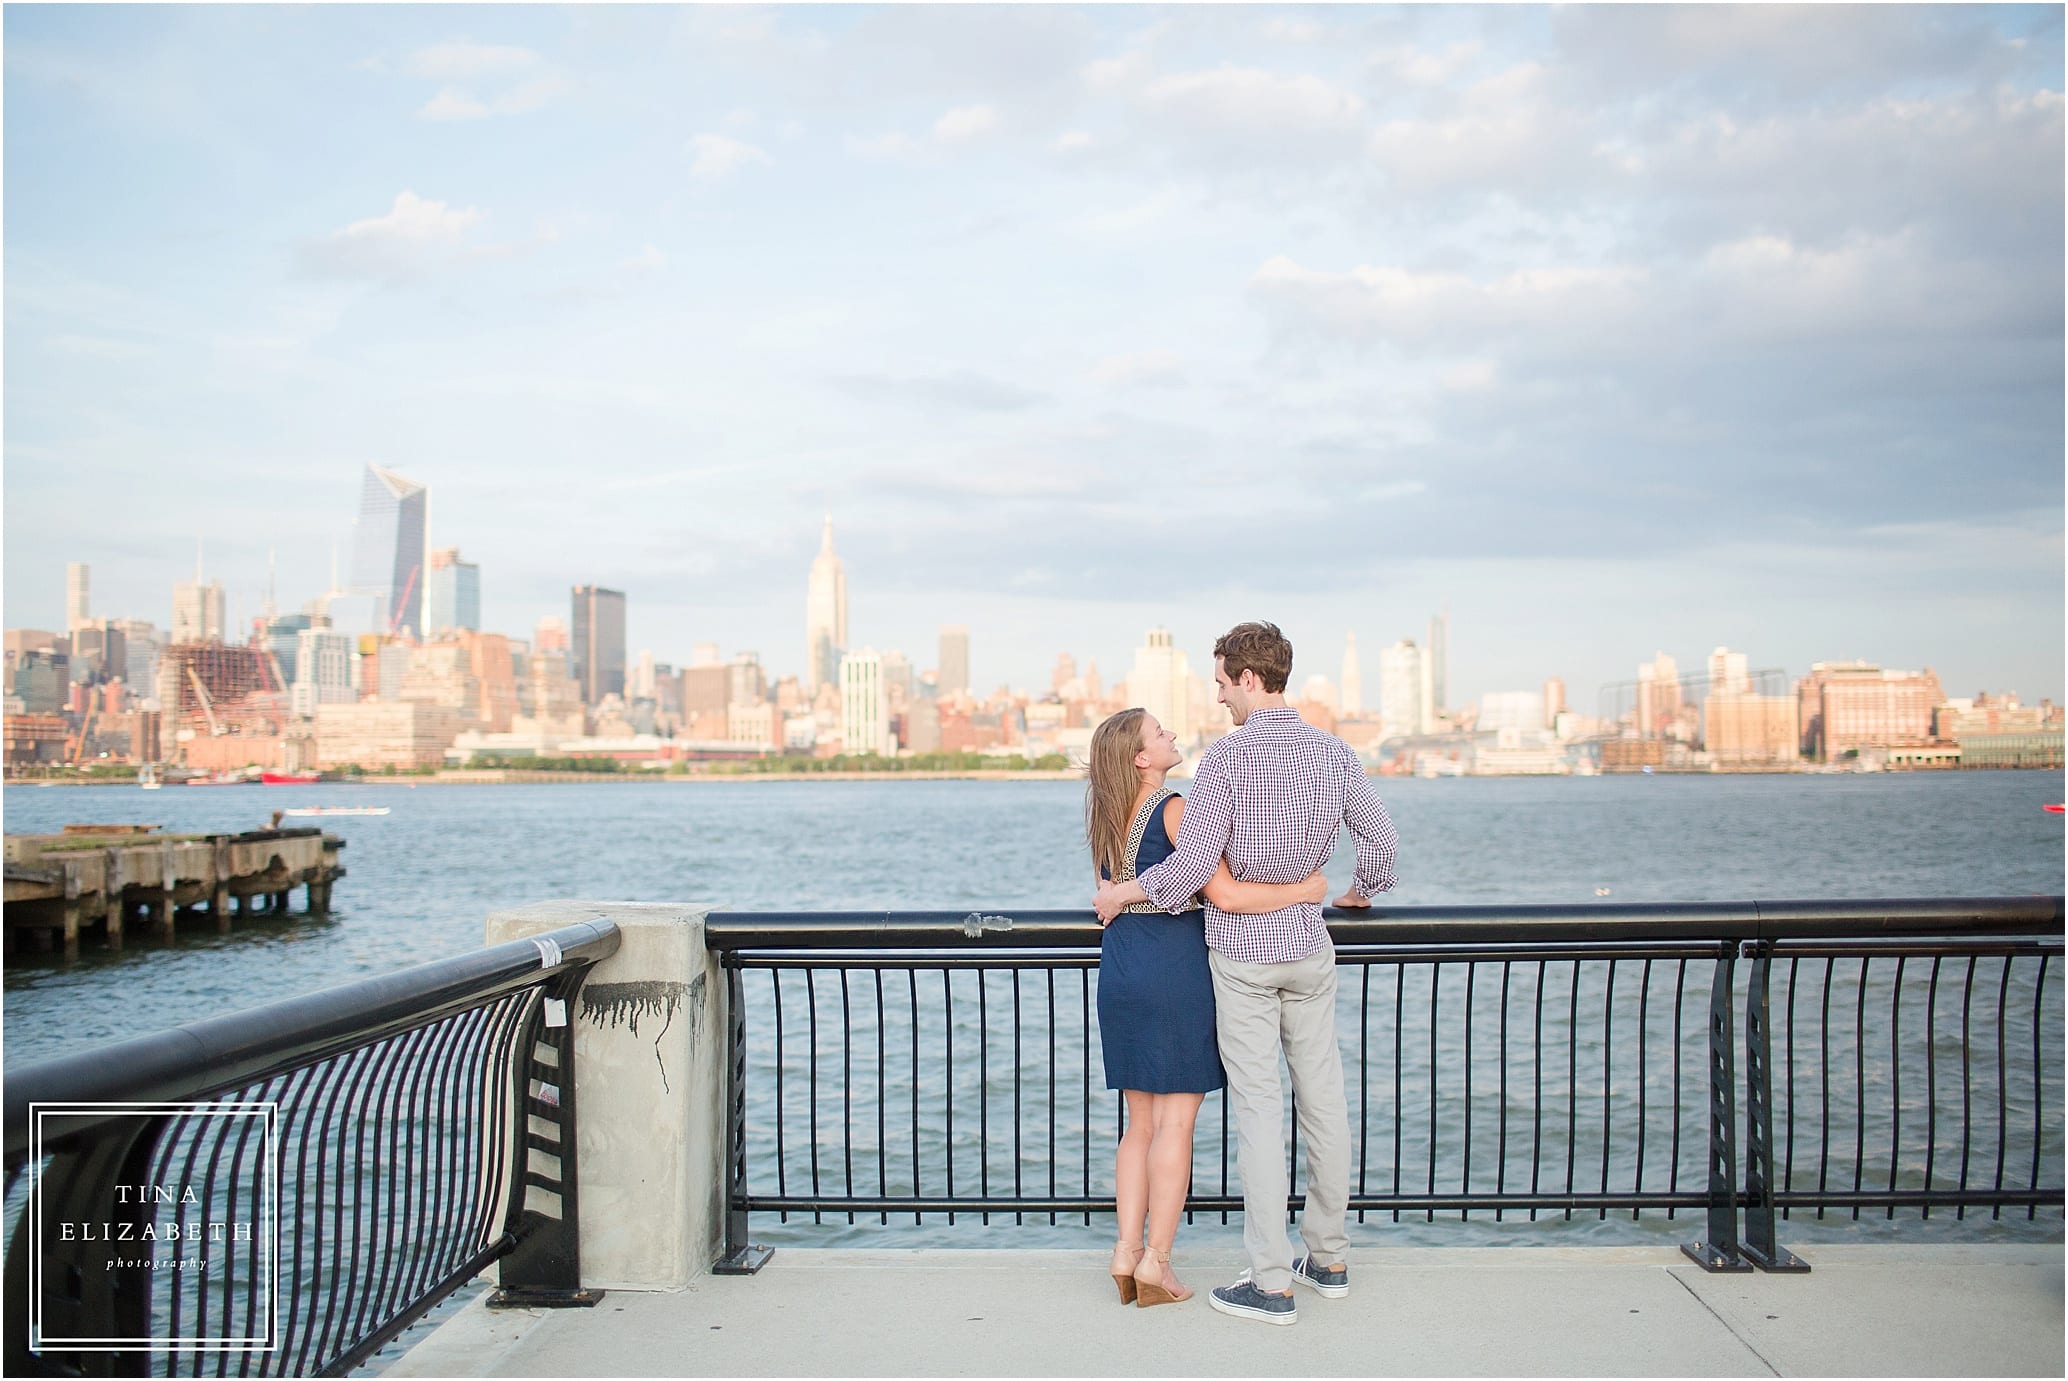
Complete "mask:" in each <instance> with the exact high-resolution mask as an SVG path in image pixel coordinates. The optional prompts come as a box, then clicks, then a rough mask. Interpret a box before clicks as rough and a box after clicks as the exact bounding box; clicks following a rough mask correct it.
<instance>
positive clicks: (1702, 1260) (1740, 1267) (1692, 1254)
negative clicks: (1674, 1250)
mask: <svg viewBox="0 0 2068 1381" xmlns="http://www.w3.org/2000/svg"><path fill="white" fill-rule="evenodd" d="M1680 1250H1681V1252H1682V1253H1683V1254H1684V1255H1685V1256H1686V1257H1687V1258H1688V1260H1690V1261H1692V1262H1694V1263H1695V1264H1696V1265H1697V1266H1700V1267H1701V1268H1702V1269H1703V1270H1705V1271H1713V1272H1716V1273H1717V1274H1720V1275H1735V1274H1737V1273H1739V1272H1741V1271H1749V1270H1751V1269H1752V1263H1751V1262H1749V1261H1747V1260H1745V1259H1744V1258H1743V1257H1741V1256H1738V1255H1735V1254H1734V1253H1730V1252H1724V1251H1719V1250H1717V1249H1716V1248H1715V1247H1712V1246H1710V1245H1709V1244H1708V1243H1707V1242H1682V1243H1681V1244H1680Z"/></svg>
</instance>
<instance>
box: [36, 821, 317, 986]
mask: <svg viewBox="0 0 2068 1381" xmlns="http://www.w3.org/2000/svg"><path fill="white" fill-rule="evenodd" d="M156 829H157V826H155V825H87V826H79V825H72V826H67V827H66V829H65V832H64V833H63V834H20V835H14V834H11V835H8V836H7V878H6V883H7V891H6V909H5V911H6V925H5V932H6V947H7V950H8V952H9V953H13V952H16V951H17V950H18V948H19V946H20V944H21V943H22V942H23V941H24V940H26V941H28V942H29V943H31V944H33V945H34V946H35V947H36V948H38V949H42V950H54V949H56V948H57V947H58V945H60V944H62V946H63V948H64V953H65V957H66V958H68V959H74V958H77V957H78V955H79V942H80V940H81V938H82V937H84V936H87V935H89V934H97V935H98V936H99V937H100V938H102V939H103V940H104V941H105V942H106V944H107V946H108V947H109V948H110V949H120V948H121V947H122V941H123V937H124V934H125V933H126V932H127V933H134V932H135V931H136V930H137V928H138V927H144V928H146V929H147V930H148V931H152V932H155V933H156V934H157V935H158V936H159V938H161V939H164V940H168V941H169V940H171V939H172V938H173V933H174V925H175V922H176V921H177V919H178V917H179V914H180V913H181V912H182V911H188V910H191V911H193V912H196V913H200V914H207V915H212V916H213V917H214V918H215V927H216V929H217V930H218V931H227V930H229V928H230V920H231V916H232V915H233V914H244V915H258V914H273V915H283V914H285V913H286V911H287V907H288V893H289V892H291V891H292V890H293V889H294V888H296V887H306V888H307V889H308V914H310V915H321V914H323V913H324V912H327V911H329V910H330V888H331V884H332V883H334V882H336V881H337V879H339V878H341V877H343V876H344V875H345V870H344V868H343V866H341V865H340V864H339V862H338V851H339V850H340V849H342V848H344V846H345V841H344V840H342V839H340V838H338V837H337V836H336V835H333V834H325V833H324V832H323V831H322V830H320V829H315V828H309V829H285V830H282V829H268V830H249V831H246V832H245V833H242V834H198V835H197V834H174V835H161V834H157V833H154V831H155V830H156Z"/></svg>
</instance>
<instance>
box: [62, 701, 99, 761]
mask: <svg viewBox="0 0 2068 1381" xmlns="http://www.w3.org/2000/svg"><path fill="white" fill-rule="evenodd" d="M98 709H100V702H99V701H98V700H95V699H93V698H91V697H89V698H88V699H87V701H86V718H85V719H83V720H81V721H80V724H79V737H78V738H76V739H74V740H72V756H71V758H70V759H69V761H71V762H72V763H74V764H76V763H78V761H79V760H80V759H81V758H83V757H85V756H86V740H87V738H88V736H90V735H91V734H92V733H93V716H94V712H95V711H96V710H98Z"/></svg>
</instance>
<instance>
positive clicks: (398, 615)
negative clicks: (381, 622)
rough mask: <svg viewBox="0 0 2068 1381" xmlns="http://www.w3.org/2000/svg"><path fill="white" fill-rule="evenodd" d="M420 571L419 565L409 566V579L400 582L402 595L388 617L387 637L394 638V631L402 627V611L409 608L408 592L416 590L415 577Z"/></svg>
mask: <svg viewBox="0 0 2068 1381" xmlns="http://www.w3.org/2000/svg"><path fill="white" fill-rule="evenodd" d="M422 569H423V567H422V566H421V565H416V566H411V567H410V568H409V579H407V580H405V581H403V582H402V594H401V595H400V596H399V597H398V598H397V599H396V600H395V612H394V613H392V614H390V615H388V636H389V637H391V638H392V637H394V636H395V630H396V629H398V628H400V627H401V626H402V614H403V611H404V610H406V609H408V608H409V592H410V591H411V590H414V589H415V588H416V575H417V572H418V571H420V570H422Z"/></svg>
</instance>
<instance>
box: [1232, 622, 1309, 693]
mask: <svg viewBox="0 0 2068 1381" xmlns="http://www.w3.org/2000/svg"><path fill="white" fill-rule="evenodd" d="M1214 656H1216V657H1218V658H1220V659H1221V665H1222V667H1223V669H1224V670H1226V671H1227V673H1228V679H1229V680H1230V681H1240V680H1241V679H1242V673H1243V672H1245V671H1254V672H1255V673H1256V674H1257V679H1258V680H1259V681H1262V682H1263V683H1264V693H1265V694H1266V695H1277V694H1279V693H1280V692H1282V691H1283V690H1284V689H1285V683H1286V681H1287V680H1288V679H1289V678H1290V677H1291V676H1292V643H1291V642H1289V641H1288V640H1287V639H1286V636H1285V634H1283V633H1281V632H1279V631H1278V625H1277V624H1275V623H1258V622H1251V623H1238V624H1236V625H1235V626H1234V627H1233V628H1231V629H1229V630H1228V631H1227V632H1225V633H1223V634H1221V637H1220V640H1219V641H1218V642H1216V643H1215V644H1214Z"/></svg>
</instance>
